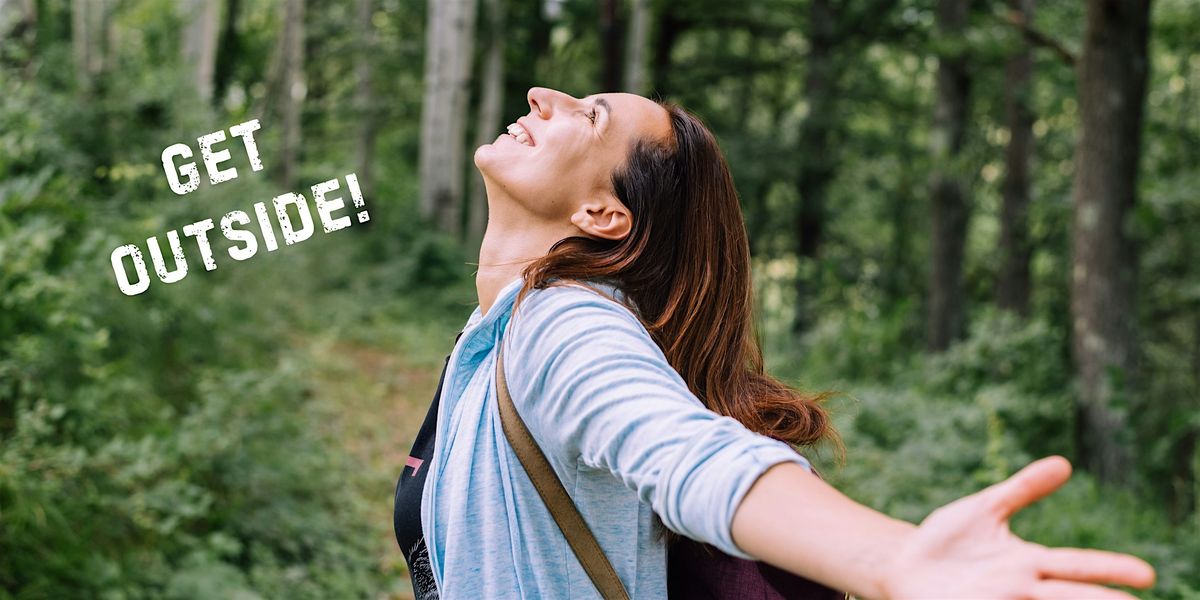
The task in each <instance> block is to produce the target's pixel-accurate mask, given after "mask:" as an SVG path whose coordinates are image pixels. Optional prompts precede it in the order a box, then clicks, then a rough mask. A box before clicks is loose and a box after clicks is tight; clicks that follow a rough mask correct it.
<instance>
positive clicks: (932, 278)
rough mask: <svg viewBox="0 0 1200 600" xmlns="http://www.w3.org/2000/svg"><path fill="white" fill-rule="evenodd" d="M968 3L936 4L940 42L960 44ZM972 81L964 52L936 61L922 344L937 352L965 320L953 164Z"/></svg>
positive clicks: (959, 205) (962, 187)
mask: <svg viewBox="0 0 1200 600" xmlns="http://www.w3.org/2000/svg"><path fill="white" fill-rule="evenodd" d="M969 9H970V1H969V0H939V1H938V5H937V13H936V20H937V27H938V32H939V34H940V36H941V37H942V38H943V40H949V41H950V42H951V43H952V44H954V45H955V46H958V45H959V44H961V43H962V38H963V32H964V29H965V27H966V23H967V15H968V12H969ZM970 87H971V77H970V73H969V72H968V70H967V60H966V56H965V52H963V50H962V49H961V48H956V49H954V50H951V51H949V52H945V53H943V55H942V56H939V57H938V75H937V99H936V100H935V105H934V114H933V132H932V135H931V136H930V137H931V146H932V152H933V165H934V167H933V172H932V173H931V174H930V180H929V189H930V200H931V213H932V214H931V222H932V235H931V238H930V258H931V260H932V264H931V265H930V270H929V307H928V308H929V315H928V327H927V333H926V344H927V346H928V348H929V350H931V351H934V352H939V351H942V350H945V349H946V348H948V347H949V346H950V344H951V343H952V342H953V341H954V340H956V339H958V338H960V337H962V334H963V329H964V327H963V326H964V324H965V319H966V294H965V291H964V289H963V280H962V279H963V252H964V247H965V245H966V239H967V221H968V219H969V216H970V207H969V205H968V198H967V194H968V190H967V182H966V178H965V177H964V176H963V174H962V172H961V171H962V168H961V167H960V166H959V165H958V164H957V163H958V162H959V160H960V158H959V155H960V153H961V150H962V146H963V138H964V137H965V133H966V123H967V107H968V95H969V92H970Z"/></svg>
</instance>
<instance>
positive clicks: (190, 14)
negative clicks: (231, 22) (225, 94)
mask: <svg viewBox="0 0 1200 600" xmlns="http://www.w3.org/2000/svg"><path fill="white" fill-rule="evenodd" d="M219 8H220V6H219V5H218V4H217V2H215V1H213V0H188V1H187V2H185V3H184V4H183V9H182V10H183V14H182V17H183V22H184V23H185V25H184V30H183V44H182V50H183V65H184V67H185V68H187V69H189V70H190V75H191V77H190V79H191V83H192V86H193V87H195V89H196V92H197V93H198V94H199V95H200V98H201V99H202V100H204V101H205V102H210V101H212V97H213V82H214V79H213V75H214V71H215V67H216V62H217V20H218V14H217V13H218V9H219Z"/></svg>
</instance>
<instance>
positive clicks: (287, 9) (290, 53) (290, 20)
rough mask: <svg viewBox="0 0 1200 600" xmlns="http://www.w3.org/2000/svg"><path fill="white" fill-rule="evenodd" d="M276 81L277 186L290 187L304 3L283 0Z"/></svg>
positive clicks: (299, 98)
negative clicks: (278, 123) (278, 126)
mask: <svg viewBox="0 0 1200 600" xmlns="http://www.w3.org/2000/svg"><path fill="white" fill-rule="evenodd" d="M283 11H284V12H283V31H282V32H281V33H280V39H279V45H278V51H277V54H276V56H277V58H278V60H277V62H276V70H277V74H276V79H277V81H278V93H279V96H278V98H279V100H278V105H279V113H280V117H281V119H280V120H281V128H280V131H281V136H280V143H279V145H280V161H279V172H278V173H279V182H280V184H281V185H283V186H285V187H289V188H290V187H292V186H293V184H294V183H295V178H296V156H297V154H298V150H299V148H300V136H301V132H300V105H301V103H302V102H303V101H304V95H305V89H304V85H305V83H304V0H285V2H284V9H283Z"/></svg>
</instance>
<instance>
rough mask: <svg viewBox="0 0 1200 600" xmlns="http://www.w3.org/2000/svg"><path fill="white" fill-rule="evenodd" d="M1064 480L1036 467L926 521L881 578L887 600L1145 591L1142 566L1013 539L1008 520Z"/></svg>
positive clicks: (1149, 573) (1058, 463)
mask: <svg viewBox="0 0 1200 600" xmlns="http://www.w3.org/2000/svg"><path fill="white" fill-rule="evenodd" d="M1070 476H1071V463H1069V462H1068V461H1067V460H1066V459H1065V458H1062V457H1060V456H1052V457H1049V458H1043V459H1041V460H1039V461H1036V462H1034V463H1032V464H1030V465H1029V466H1027V467H1025V468H1024V469H1022V470H1021V471H1019V472H1018V473H1017V474H1015V475H1013V476H1012V477H1010V478H1008V479H1006V480H1004V481H1002V482H1000V483H997V484H995V485H993V486H991V487H989V488H987V489H984V490H982V491H980V492H977V493H975V494H972V495H970V496H967V497H965V498H961V499H959V500H956V501H954V502H951V503H950V504H947V505H945V506H943V507H941V508H939V509H937V510H935V511H933V513H932V514H930V515H929V516H928V517H927V518H926V519H925V520H924V521H922V522H921V525H920V527H918V528H917V530H916V531H915V532H914V533H913V534H912V537H911V538H909V539H908V540H907V541H906V542H905V543H904V545H903V546H902V547H901V548H900V551H899V552H898V553H897V554H896V555H895V556H894V557H893V558H892V559H891V560H890V561H889V562H888V564H887V565H886V567H885V569H884V571H883V574H882V576H881V585H880V587H881V589H882V590H883V592H884V594H885V595H886V596H887V597H888V598H914V599H915V598H920V599H925V598H954V599H956V600H957V599H968V598H969V599H977V598H978V599H983V598H1006V599H1009V598H1035V599H1042V598H1063V599H1071V600H1084V599H1092V598H1095V599H1097V600H1119V599H1120V600H1131V599H1132V598H1133V596H1131V595H1129V594H1126V593H1124V592H1121V591H1119V590H1115V589H1112V588H1108V587H1105V586H1104V585H1101V584H1118V585H1126V586H1132V587H1138V588H1146V587H1149V586H1151V585H1152V584H1153V583H1154V569H1153V568H1152V567H1151V566H1150V565H1149V564H1147V563H1146V562H1145V561H1143V560H1141V559H1139V558H1136V557H1133V556H1130V555H1127V554H1117V553H1113V552H1104V551H1100V550H1083V549H1077V548H1047V547H1045V546H1042V545H1040V544H1034V543H1031V542H1026V541H1025V540H1022V539H1021V538H1019V537H1017V536H1015V535H1013V533H1012V532H1011V531H1010V530H1009V528H1008V520H1009V519H1010V518H1011V517H1012V516H1013V514H1015V513H1016V512H1017V511H1019V510H1021V509H1022V508H1025V507H1026V506H1029V505H1030V504H1032V503H1034V502H1036V501H1037V500H1039V499H1041V498H1043V497H1045V496H1047V495H1049V494H1050V493H1051V492H1053V491H1054V490H1056V489H1058V488H1059V487H1061V486H1062V485H1063V484H1064V483H1066V481H1067V479H1068V478H1070Z"/></svg>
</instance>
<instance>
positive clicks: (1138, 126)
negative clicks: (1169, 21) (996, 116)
mask: <svg viewBox="0 0 1200 600" xmlns="http://www.w3.org/2000/svg"><path fill="white" fill-rule="evenodd" d="M1149 17H1150V4H1149V2H1148V0H1088V3H1087V25H1086V29H1085V32H1084V41H1083V52H1082V56H1081V58H1080V61H1079V66H1078V68H1079V72H1078V95H1079V115H1080V133H1079V141H1078V145H1077V149H1076V151H1075V161H1076V162H1075V176H1074V181H1073V184H1072V186H1073V189H1072V201H1073V205H1074V215H1073V241H1072V249H1073V255H1072V256H1073V258H1072V260H1073V265H1072V271H1071V313H1072V317H1073V319H1072V322H1073V328H1072V350H1073V354H1074V360H1075V367H1076V373H1077V375H1078V378H1079V404H1078V421H1077V424H1078V427H1079V430H1078V433H1079V439H1078V442H1079V451H1080V457H1081V459H1082V464H1083V466H1084V467H1085V468H1087V469H1089V470H1090V471H1092V472H1093V473H1094V474H1095V475H1096V476H1097V478H1099V479H1100V480H1101V481H1104V482H1108V483H1122V482H1125V481H1127V480H1128V475H1129V469H1130V467H1131V465H1132V456H1131V455H1132V452H1131V448H1132V444H1130V443H1128V439H1127V435H1128V431H1127V425H1126V420H1127V409H1126V408H1125V407H1126V406H1127V405H1128V400H1129V398H1128V395H1129V394H1130V393H1131V392H1132V391H1133V390H1134V389H1136V388H1135V387H1134V386H1133V385H1132V383H1131V378H1132V376H1133V374H1134V367H1135V360H1136V356H1135V354H1136V350H1137V347H1136V344H1135V325H1136V317H1135V308H1136V307H1135V303H1134V299H1135V285H1136V284H1135V282H1136V266H1137V254H1136V251H1135V248H1134V247H1133V243H1132V241H1131V240H1130V238H1129V235H1128V234H1127V233H1126V229H1125V220H1126V218H1127V216H1128V215H1129V214H1130V213H1131V211H1132V210H1133V208H1134V205H1135V202H1136V198H1137V175H1138V161H1139V159H1140V155H1141V151H1140V148H1141V131H1142V115H1143V112H1144V106H1145V96H1146V77H1147V71H1148V69H1149V67H1148V65H1149V56H1148V49H1147V40H1148V37H1149Z"/></svg>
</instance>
